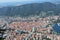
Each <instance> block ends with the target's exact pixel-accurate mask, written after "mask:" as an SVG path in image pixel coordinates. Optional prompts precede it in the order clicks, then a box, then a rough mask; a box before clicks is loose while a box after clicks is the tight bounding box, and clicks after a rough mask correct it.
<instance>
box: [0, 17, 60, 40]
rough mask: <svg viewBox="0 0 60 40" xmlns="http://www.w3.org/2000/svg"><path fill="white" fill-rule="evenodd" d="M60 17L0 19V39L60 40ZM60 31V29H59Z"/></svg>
mask: <svg viewBox="0 0 60 40" xmlns="http://www.w3.org/2000/svg"><path fill="white" fill-rule="evenodd" d="M55 24H56V25H57V27H60V16H48V17H43V18H40V17H28V18H21V17H0V38H1V39H2V38H4V40H60V32H57V31H55V29H54V25H55ZM57 30H59V29H57Z"/></svg>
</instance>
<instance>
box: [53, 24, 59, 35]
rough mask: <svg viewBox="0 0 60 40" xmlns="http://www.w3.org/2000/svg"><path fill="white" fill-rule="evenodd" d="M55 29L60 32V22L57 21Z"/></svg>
mask: <svg viewBox="0 0 60 40" xmlns="http://www.w3.org/2000/svg"><path fill="white" fill-rule="evenodd" d="M53 30H54V31H55V32H57V33H59V34H60V23H56V24H55V25H54V26H53Z"/></svg>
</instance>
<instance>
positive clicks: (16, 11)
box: [0, 2, 60, 17]
mask: <svg viewBox="0 0 60 40" xmlns="http://www.w3.org/2000/svg"><path fill="white" fill-rule="evenodd" d="M59 13H60V6H59V5H58V4H53V3H50V2H44V3H30V4H25V5H20V6H9V7H2V8H0V15H4V16H18V15H20V16H23V17H25V16H31V15H40V16H48V15H59Z"/></svg>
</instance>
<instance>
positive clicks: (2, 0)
mask: <svg viewBox="0 0 60 40" xmlns="http://www.w3.org/2000/svg"><path fill="white" fill-rule="evenodd" d="M25 1H40V2H45V1H50V2H59V1H60V0H0V3H5V2H25Z"/></svg>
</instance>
